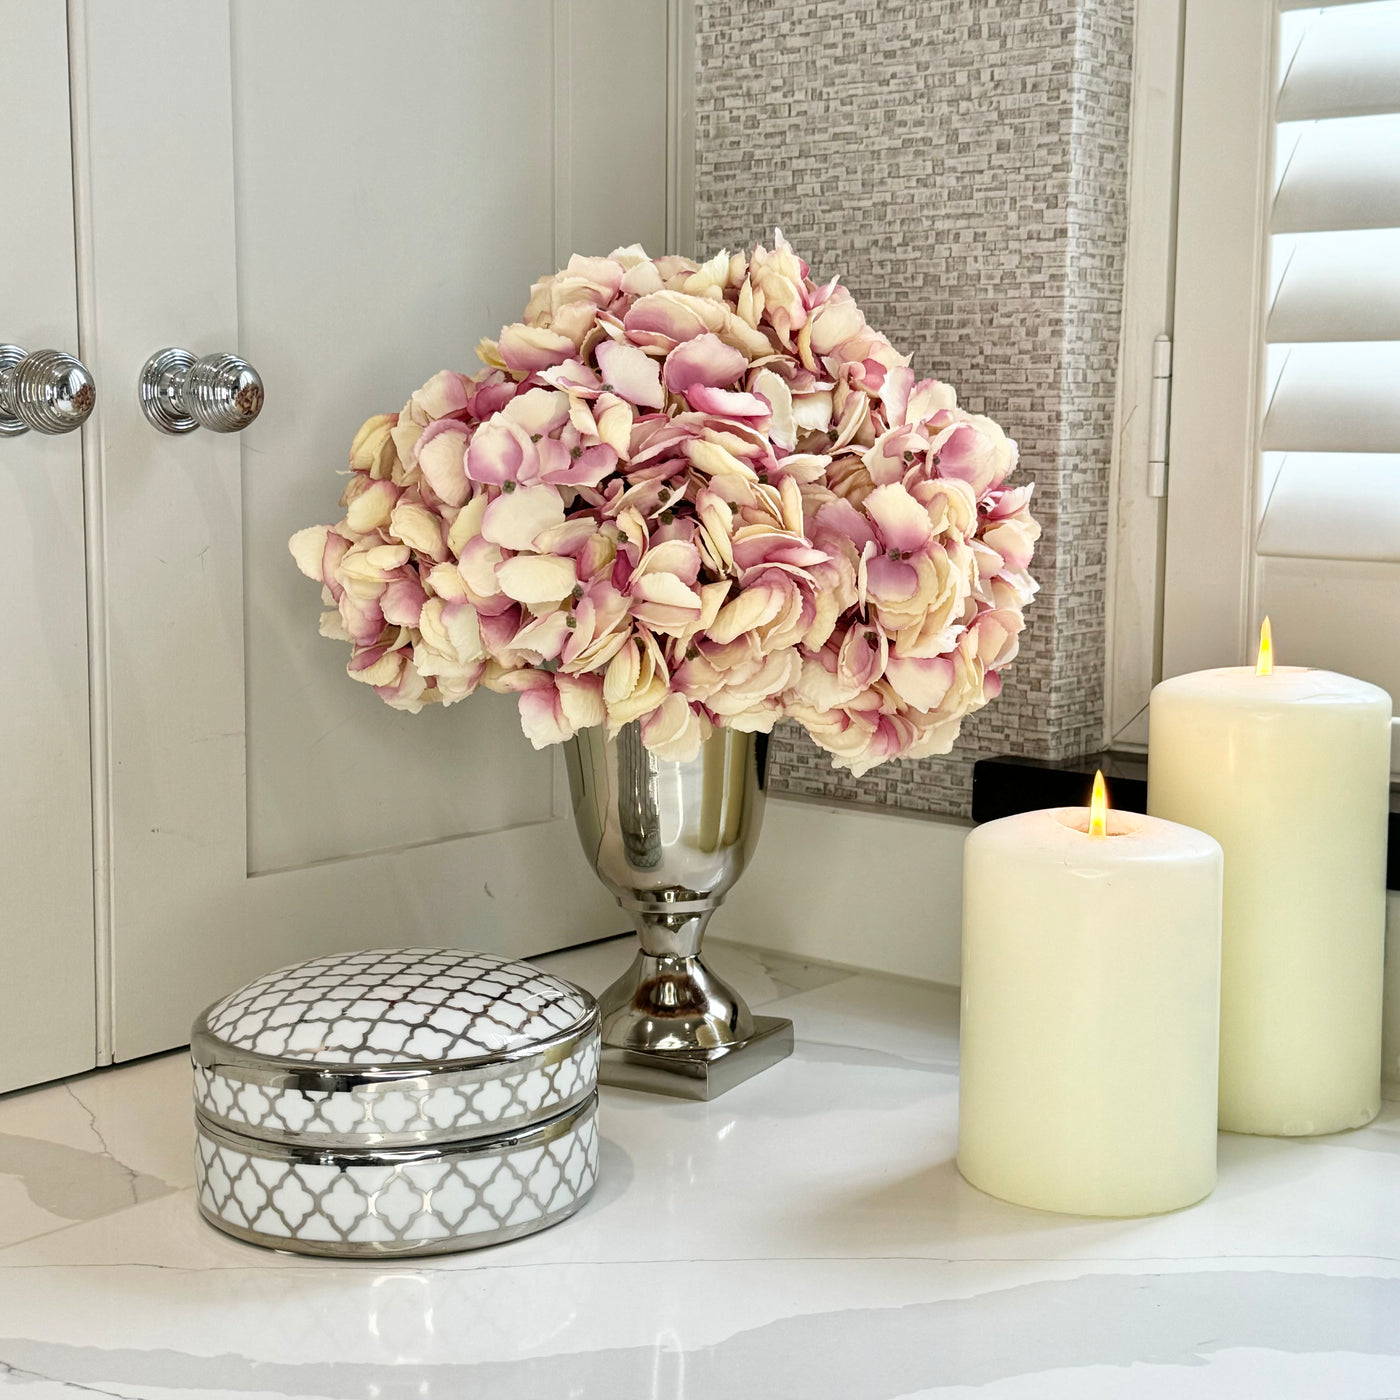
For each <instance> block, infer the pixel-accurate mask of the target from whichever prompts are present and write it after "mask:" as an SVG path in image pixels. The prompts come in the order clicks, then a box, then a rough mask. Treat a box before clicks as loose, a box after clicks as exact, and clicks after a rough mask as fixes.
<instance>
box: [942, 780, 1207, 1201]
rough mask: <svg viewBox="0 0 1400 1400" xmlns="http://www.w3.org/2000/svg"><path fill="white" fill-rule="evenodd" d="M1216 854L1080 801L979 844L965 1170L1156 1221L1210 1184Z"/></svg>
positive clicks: (1034, 1193)
mask: <svg viewBox="0 0 1400 1400" xmlns="http://www.w3.org/2000/svg"><path fill="white" fill-rule="evenodd" d="M1222 864H1223V860H1222V856H1221V851H1220V847H1219V846H1218V845H1217V844H1216V842H1215V841H1214V840H1213V839H1212V838H1211V837H1209V836H1206V835H1204V834H1203V833H1202V832H1199V831H1193V830H1191V829H1190V828H1189V827H1184V826H1178V825H1176V824H1175V823H1174V822H1168V821H1160V820H1157V819H1156V818H1153V817H1148V816H1141V815H1138V814H1136V813H1119V812H1113V813H1109V814H1108V818H1107V823H1106V833H1105V834H1104V835H1094V834H1090V813H1089V811H1088V810H1087V809H1085V808H1076V807H1068V808H1058V809H1053V810H1049V811H1039V812H1026V813H1023V814H1021V815H1020V816H1014V817H1006V818H1004V819H1003V820H1001V821H995V822H989V823H987V824H986V825H985V826H981V827H978V828H976V829H975V830H974V831H972V832H971V833H970V834H969V836H968V838H967V845H966V849H965V857H964V869H963V970H962V1032H961V1040H962V1067H961V1075H960V1107H959V1122H958V1168H959V1170H960V1171H961V1172H962V1174H963V1175H964V1176H965V1177H966V1178H967V1179H968V1181H970V1182H971V1183H972V1184H973V1185H974V1186H977V1187H979V1188H980V1189H981V1190H983V1191H986V1192H988V1193H989V1194H990V1195H993V1196H999V1197H1001V1198H1002V1199H1003V1200H1008V1201H1015V1202H1017V1203H1018V1204H1021V1205H1028V1206H1036V1207H1039V1208H1040V1209H1042V1210H1055V1211H1064V1212H1067V1213H1069V1214H1073V1215H1117V1216H1126V1215H1155V1214H1157V1213H1159V1212H1161V1211H1168V1210H1175V1209H1177V1208H1179V1207H1181V1206H1187V1205H1190V1204H1192V1203H1193V1202H1195V1201H1199V1200H1200V1199H1201V1198H1202V1197H1204V1196H1207V1195H1209V1194H1210V1191H1211V1190H1212V1188H1213V1187H1214V1185H1215V1133H1216V1121H1215V1120H1216V1080H1217V1065H1218V1060H1217V1047H1218V1027H1219V995H1220V905H1221V871H1222Z"/></svg>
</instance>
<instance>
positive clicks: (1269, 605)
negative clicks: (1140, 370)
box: [1163, 0, 1400, 766]
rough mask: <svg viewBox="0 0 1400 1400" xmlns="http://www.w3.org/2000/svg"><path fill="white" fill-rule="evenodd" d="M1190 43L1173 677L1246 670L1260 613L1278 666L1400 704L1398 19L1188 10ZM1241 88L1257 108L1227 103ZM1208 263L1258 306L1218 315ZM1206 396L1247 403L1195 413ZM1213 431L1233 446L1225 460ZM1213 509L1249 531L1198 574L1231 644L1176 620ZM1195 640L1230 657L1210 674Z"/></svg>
mask: <svg viewBox="0 0 1400 1400" xmlns="http://www.w3.org/2000/svg"><path fill="white" fill-rule="evenodd" d="M1187 24H1188V31H1187V32H1188V41H1187V49H1186V60H1185V62H1186V70H1185V83H1184V97H1183V149H1182V166H1181V220H1182V224H1181V243H1180V253H1179V260H1178V267H1177V278H1178V281H1177V289H1178V290H1177V295H1178V321H1177V327H1176V340H1177V349H1178V370H1179V371H1180V370H1182V369H1183V368H1184V369H1185V374H1184V375H1183V374H1181V373H1178V376H1177V380H1176V383H1175V385H1174V388H1173V399H1172V411H1173V443H1172V462H1171V474H1172V480H1171V483H1170V495H1169V504H1168V512H1169V531H1168V562H1167V570H1166V583H1165V589H1166V597H1165V599H1164V603H1165V622H1164V638H1163V641H1164V659H1165V661H1166V663H1167V667H1168V674H1171V673H1173V672H1174V671H1176V670H1184V669H1189V666H1188V665H1187V664H1180V662H1178V664H1175V665H1173V658H1180V659H1182V660H1185V659H1187V658H1189V659H1190V660H1192V661H1196V662H1199V663H1200V664H1219V663H1221V662H1225V661H1242V660H1245V659H1246V658H1247V657H1249V656H1252V654H1253V642H1252V639H1253V636H1254V635H1255V634H1256V632H1257V627H1258V623H1259V619H1260V618H1261V616H1262V615H1264V614H1266V613H1267V614H1269V615H1270V616H1271V617H1272V619H1273V625H1274V636H1275V641H1276V646H1277V655H1278V657H1279V659H1280V661H1283V662H1298V663H1303V664H1308V665H1315V666H1325V667H1330V668H1331V669H1334V670H1340V671H1345V672H1347V673H1349V674H1352V675H1357V676H1362V677H1364V678H1365V679H1367V680H1371V681H1374V682H1376V683H1377V684H1379V685H1383V686H1385V687H1386V689H1388V690H1389V691H1390V692H1391V694H1392V695H1393V696H1395V697H1396V698H1397V701H1400V0H1350V3H1340V4H1330V5H1321V6H1317V5H1311V6H1306V7H1304V6H1301V5H1297V4H1295V3H1292V0H1281V3H1278V4H1276V5H1271V4H1270V0H1189V5H1188V19H1187ZM1193 26H1194V42H1193ZM1212 46H1214V47H1213V48H1212ZM1231 50H1233V53H1232V52H1231ZM1270 50H1271V52H1270ZM1208 51H1209V53H1208ZM1193 52H1194V54H1195V55H1196V58H1195V64H1196V68H1197V70H1198V71H1197V74H1196V80H1195V81H1194V82H1193V73H1192V62H1193V58H1192V55H1193ZM1212 66H1213V71H1211V72H1208V73H1207V74H1206V75H1205V76H1204V77H1202V75H1201V70H1206V69H1212ZM1232 73H1234V74H1237V75H1238V76H1239V81H1240V83H1242V84H1243V89H1244V90H1243V92H1240V91H1234V92H1230V93H1223V92H1219V91H1217V89H1219V88H1220V87H1221V86H1222V85H1223V84H1225V83H1228V82H1229V80H1230V76H1231V74H1232ZM1252 77H1254V78H1257V79H1258V84H1257V86H1256V87H1254V88H1253V90H1252V91H1251V90H1250V88H1251V78H1252ZM1246 104H1254V105H1255V106H1256V114H1255V118H1254V122H1253V127H1252V129H1246V128H1247V127H1248V126H1249V122H1248V112H1247V111H1246V110H1245V108H1246ZM1242 118H1244V119H1243V120H1242ZM1212 121H1214V123H1215V126H1214V131H1213V132H1212V130H1211V126H1212ZM1212 136H1215V137H1216V138H1218V140H1217V143H1216V144H1215V146H1214V148H1213V146H1212V141H1211V137H1212ZM1222 204H1223V205H1226V206H1232V207H1229V208H1222V207H1221V206H1222ZM1251 225H1252V227H1253V230H1254V232H1253V238H1252V246H1251V247H1248V248H1245V247H1241V246H1238V245H1239V244H1241V242H1242V239H1243V237H1244V236H1247V233H1248V229H1249V227H1250V226H1251ZM1209 264H1214V265H1226V264H1228V266H1229V268H1230V269H1231V273H1232V275H1233V277H1234V279H1235V280H1236V281H1237V282H1238V281H1240V280H1241V279H1244V280H1246V281H1247V282H1252V283H1253V286H1252V287H1251V286H1246V287H1245V288H1244V289H1243V290H1241V291H1240V292H1239V294H1238V295H1236V296H1235V297H1234V300H1233V304H1228V303H1229V301H1230V298H1229V296H1228V295H1227V296H1224V297H1217V298H1216V300H1217V302H1224V303H1227V304H1226V305H1224V306H1221V305H1215V306H1212V305H1210V304H1209V303H1208V301H1207V300H1205V299H1203V298H1197V297H1194V296H1193V294H1192V287H1191V279H1193V278H1196V279H1198V280H1209V278H1210V276H1211V275H1212V274H1211V271H1210V267H1209V266H1208V265H1209ZM1183 361H1185V364H1184V365H1183ZM1212 375H1213V376H1214V377H1215V380H1216V381H1217V382H1220V381H1224V382H1226V383H1227V384H1228V385H1229V386H1232V387H1233V392H1230V391H1229V390H1228V389H1227V391H1226V392H1217V393H1216V394H1215V397H1214V399H1213V401H1210V402H1209V403H1208V405H1207V406H1205V407H1202V406H1201V405H1202V403H1203V402H1205V401H1207V400H1211V391H1209V390H1206V391H1203V392H1198V391H1199V389H1200V385H1202V384H1203V383H1204V382H1205V379H1206V377H1208V376H1212ZM1231 413H1233V414H1234V415H1236V417H1237V418H1238V419H1239V420H1240V421H1239V422H1238V423H1227V422H1225V421H1224V419H1225V418H1226V417H1227V416H1228V415H1229V414H1231ZM1178 423H1179V424H1180V427H1181V431H1180V434H1179V435H1178V433H1177V430H1176V429H1177V425H1178ZM1212 432H1215V433H1216V434H1217V435H1218V436H1219V437H1221V438H1222V439H1223V440H1224V441H1227V442H1228V443H1230V444H1231V446H1230V447H1229V448H1228V449H1227V450H1225V451H1223V452H1217V453H1215V454H1214V455H1213V458H1212V454H1211V453H1210V451H1209V449H1208V448H1207V447H1206V443H1207V442H1208V440H1209V437H1210V434H1211V433H1212ZM1178 438H1179V441H1178ZM1231 475H1236V476H1237V477H1238V481H1237V482H1235V481H1232V480H1230V479H1228V478H1229V477H1230V476H1231ZM1223 478H1224V479H1223ZM1179 484H1180V485H1182V486H1183V495H1184V499H1183V501H1181V502H1179V501H1178V500H1177V486H1178V485H1179ZM1212 496H1214V498H1216V499H1218V500H1221V501H1223V502H1224V504H1225V509H1224V515H1225V516H1226V518H1227V520H1228V522H1229V524H1228V526H1227V528H1228V529H1234V530H1236V531H1237V532H1238V542H1237V543H1235V544H1233V545H1232V544H1230V543H1229V542H1226V544H1225V547H1224V548H1223V549H1218V550H1217V551H1216V554H1217V557H1216V558H1215V559H1214V560H1213V561H1212V562H1211V563H1209V564H1207V565H1206V566H1205V567H1206V572H1207V574H1208V575H1209V577H1210V581H1211V585H1212V586H1213V587H1214V588H1215V590H1216V592H1217V594H1221V593H1223V594H1225V595H1226V596H1224V597H1223V598H1221V597H1217V600H1216V601H1217V604H1218V605H1219V604H1223V611H1224V612H1225V613H1227V614H1230V622H1231V624H1234V625H1233V627H1226V626H1223V625H1214V626H1213V625H1212V624H1210V623H1209V622H1208V621H1207V620H1205V618H1204V616H1203V607H1204V605H1205V603H1206V602H1207V600H1208V592H1209V590H1208V589H1207V588H1204V587H1201V586H1199V585H1196V586H1195V593H1194V597H1192V598H1191V599H1190V602H1189V603H1188V604H1186V605H1184V606H1174V599H1173V589H1174V587H1175V588H1176V590H1177V591H1178V592H1179V593H1182V594H1189V593H1190V592H1191V589H1192V585H1191V584H1189V583H1186V582H1184V581H1183V580H1184V579H1185V577H1186V575H1187V573H1188V572H1189V570H1190V569H1191V560H1190V558H1189V550H1190V548H1191V538H1190V534H1191V532H1190V529H1189V522H1188V521H1186V520H1185V519H1184V518H1183V514H1184V512H1185V511H1186V510H1188V509H1189V510H1190V511H1192V512H1200V511H1202V510H1204V509H1206V508H1207V507H1208V505H1209V503H1210V501H1211V499H1212ZM1179 507H1180V508H1179ZM1173 512H1175V513H1176V515H1175V519H1173V514H1172V513H1173ZM1174 527H1175V528H1174ZM1200 533H1201V532H1198V534H1200ZM1213 543H1214V540H1213V537H1212V535H1211V532H1210V530H1209V529H1206V530H1205V531H1204V532H1203V539H1198V540H1197V548H1198V551H1199V549H1200V548H1202V547H1204V548H1205V549H1207V550H1209V549H1210V548H1211V547H1212V545H1213ZM1222 555H1223V556H1224V557H1223V558H1220V557H1219V556H1222ZM1232 586H1233V588H1234V592H1235V594H1236V595H1237V601H1238V603H1239V607H1238V608H1233V607H1232V606H1231V604H1232V603H1233V602H1234V601H1236V598H1232V597H1231V596H1230V594H1231V588H1232ZM1200 632H1204V633H1205V634H1207V635H1208V636H1210V637H1211V638H1212V639H1213V640H1212V645H1215V646H1216V648H1217V651H1219V650H1220V648H1221V646H1222V645H1225V644H1227V643H1228V644H1229V645H1231V646H1232V648H1233V650H1234V651H1235V653H1236V654H1235V655H1233V656H1229V655H1223V654H1216V655H1214V656H1211V657H1208V658H1207V657H1204V656H1201V655H1200V654H1199V652H1200V647H1199V645H1198V643H1197V641H1196V640H1195V638H1194V636H1193V634H1194V633H1200ZM1193 652H1194V653H1195V654H1194V655H1193ZM1241 652H1242V653H1243V654H1240V653H1241ZM1397 766H1400V765H1397Z"/></svg>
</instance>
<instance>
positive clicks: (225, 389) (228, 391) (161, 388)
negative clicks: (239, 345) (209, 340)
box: [138, 348, 263, 433]
mask: <svg viewBox="0 0 1400 1400" xmlns="http://www.w3.org/2000/svg"><path fill="white" fill-rule="evenodd" d="M138 387H139V391H140V395H141V412H142V413H144V414H145V415H146V417H147V419H148V420H149V421H150V423H151V425H152V426H153V427H156V428H159V429H160V431H161V432H163V433H192V432H193V431H194V430H195V429H196V428H208V429H209V431H210V432H213V433H237V432H241V431H242V430H243V429H244V428H246V427H247V426H248V424H249V423H251V422H252V421H253V419H254V418H256V417H257V416H258V414H259V413H261V412H262V406H263V383H262V380H261V379H260V378H259V377H258V372H257V370H255V369H254V368H253V367H252V365H250V364H249V363H248V361H247V360H240V359H239V358H238V356H237V355H206V356H205V357H204V358H203V359H202V360H196V359H195V357H194V356H193V355H191V354H190V352H189V351H188V350H176V349H173V348H172V349H168V350H157V351H156V353H155V354H154V355H152V356H151V358H150V359H149V360H147V361H146V363H145V365H144V366H143V367H142V369H141V379H140V382H139V386H138Z"/></svg>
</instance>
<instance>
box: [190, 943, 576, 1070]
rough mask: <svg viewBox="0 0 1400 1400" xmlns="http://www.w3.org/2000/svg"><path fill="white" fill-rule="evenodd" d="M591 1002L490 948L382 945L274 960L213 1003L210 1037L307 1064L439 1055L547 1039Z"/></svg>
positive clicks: (472, 1053)
mask: <svg viewBox="0 0 1400 1400" xmlns="http://www.w3.org/2000/svg"><path fill="white" fill-rule="evenodd" d="M587 1014H588V1006H587V1005H586V1003H585V1001H584V999H583V998H582V997H581V996H580V995H579V993H578V989H577V988H575V987H572V986H570V984H569V983H567V982H564V981H562V980H560V979H559V978H557V977H551V976H549V975H548V974H547V973H544V972H541V971H539V969H538V968H534V967H531V966H530V965H529V963H523V962H514V961H511V960H510V959H508V958H500V957H496V956H494V955H493V954H490V953H461V952H456V951H454V950H451V949H442V948H426V949H425V948H381V949H374V950H371V951H369V952H364V953H351V954H344V953H339V954H334V955H332V956H329V957H324V958H315V959H313V960H312V961H310V962H305V963H299V964H297V965H296V966H295V967H288V968H282V969H280V970H279V971H277V972H272V973H269V974H268V975H267V976H266V977H260V978H258V979H257V981H255V982H251V983H249V984H248V986H246V987H244V988H243V989H242V990H241V991H238V992H235V993H233V995H232V996H228V997H225V998H224V1000H223V1001H221V1002H218V1003H216V1004H215V1005H214V1006H212V1007H210V1009H209V1012H208V1016H207V1024H208V1029H209V1032H210V1033H211V1034H212V1035H213V1036H215V1037H216V1038H217V1039H219V1040H222V1041H224V1042H226V1043H227V1044H229V1045H232V1046H235V1047H237V1048H238V1049H241V1050H247V1051H250V1052H253V1053H255V1054H257V1055H261V1056H269V1057H274V1058H285V1059H294V1060H305V1061H308V1062H310V1063H314V1064H337V1065H394V1064H410V1063H411V1064H426V1063H434V1064H442V1063H444V1062H451V1061H454V1060H472V1059H478V1058H480V1057H482V1056H486V1055H494V1054H501V1053H503V1052H510V1051H513V1050H517V1049H519V1048H521V1047H523V1046H527V1045H533V1044H537V1043H539V1042H541V1041H547V1040H550V1039H551V1038H553V1037H554V1036H556V1035H558V1034H559V1033H560V1032H563V1031H567V1030H569V1029H570V1028H571V1027H574V1026H577V1025H579V1023H580V1022H581V1021H583V1020H584V1018H585V1017H586V1016H587Z"/></svg>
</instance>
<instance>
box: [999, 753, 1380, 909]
mask: <svg viewBox="0 0 1400 1400" xmlns="http://www.w3.org/2000/svg"><path fill="white" fill-rule="evenodd" d="M1100 769H1102V770H1103V776H1104V780H1105V782H1106V783H1107V785H1108V800H1109V802H1110V803H1111V804H1112V805H1113V806H1114V807H1118V808H1121V809H1122V810H1123V811H1125V812H1145V811H1146V810H1147V759H1146V758H1145V757H1144V756H1143V755H1141V754H1135V753H1114V752H1113V751H1111V750H1110V751H1109V752H1107V753H1089V754H1082V755H1081V756H1080V757H1078V758H1066V759H1061V760H1060V761H1059V762H1055V763H1051V762H1047V761H1046V760H1044V759H1038V758H1015V757H1012V756H1010V755H1006V756H1002V757H998V758H982V759H978V761H977V762H976V763H975V764H974V765H973V768H972V820H973V821H975V822H989V821H995V820H996V818H998V817H1010V816H1014V815H1015V814H1016V813H1017V812H1034V811H1037V810H1039V809H1040V808H1042V807H1086V806H1088V804H1089V792H1090V789H1091V788H1092V787H1093V785H1094V774H1095V773H1096V772H1097V771H1099V770H1100ZM1386 884H1387V886H1388V887H1389V888H1390V889H1392V890H1400V788H1395V787H1392V788H1391V790H1390V845H1389V858H1388V861H1387V864H1386Z"/></svg>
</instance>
